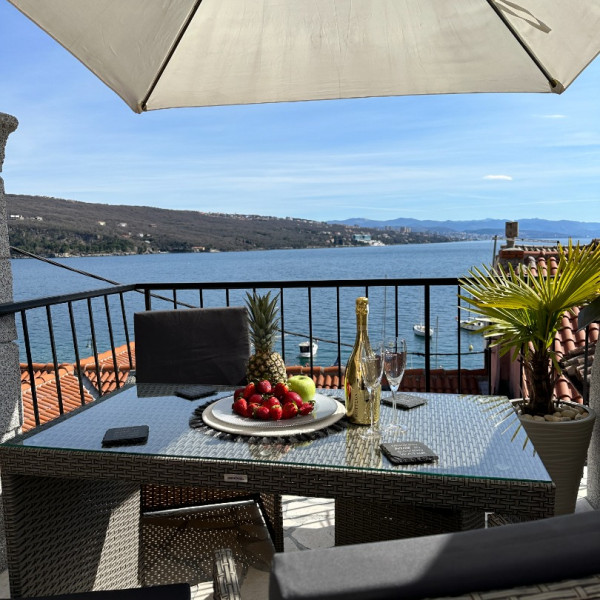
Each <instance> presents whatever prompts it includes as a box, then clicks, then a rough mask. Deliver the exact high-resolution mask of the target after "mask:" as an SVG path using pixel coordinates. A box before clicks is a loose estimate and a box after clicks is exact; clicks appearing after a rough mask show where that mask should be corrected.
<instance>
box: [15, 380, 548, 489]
mask: <svg viewBox="0 0 600 600" xmlns="http://www.w3.org/2000/svg"><path fill="white" fill-rule="evenodd" d="M179 387H182V386H179ZM173 389H174V386H172V385H156V384H138V385H137V386H135V385H134V386H130V387H127V388H124V389H122V390H121V391H119V392H117V393H114V394H112V395H111V396H107V397H106V398H105V399H102V400H100V401H97V402H95V403H93V404H89V405H87V406H86V407H84V408H82V409H79V410H78V411H76V412H74V413H70V414H68V415H66V416H65V417H63V418H61V419H59V420H57V421H55V422H53V423H51V424H49V425H48V426H45V427H43V428H40V429H37V430H35V431H33V432H32V433H29V434H25V435H23V436H20V437H17V438H15V439H13V440H10V441H8V442H6V443H5V444H4V446H5V447H6V446H13V447H21V448H23V449H25V448H40V449H43V448H46V449H54V450H65V451H69V450H72V451H88V452H101V453H107V454H108V453H113V454H114V453H118V454H130V455H138V454H139V455H149V456H162V457H171V458H190V459H214V460H224V461H227V460H231V461H248V462H251V463H255V462H266V463H277V464H279V465H298V466H313V467H332V468H339V469H363V470H371V471H376V472H381V473H400V472H405V473H422V474H429V475H438V476H458V477H472V478H484V479H498V480H502V479H506V480H517V481H523V482H525V481H529V482H540V483H549V482H550V477H549V475H548V473H547V472H546V469H545V468H544V466H543V464H542V462H541V460H540V459H539V458H538V457H537V455H535V453H534V452H533V448H532V445H531V444H530V443H528V444H527V445H526V446H525V447H524V444H525V441H526V436H525V433H524V431H523V430H522V428H521V429H519V427H518V425H519V423H518V420H517V419H516V416H514V417H509V418H508V419H505V420H503V417H505V416H506V414H508V413H509V412H510V403H509V401H508V400H507V399H506V398H504V397H499V396H498V397H492V396H473V395H454V394H421V396H424V397H426V399H427V402H426V404H424V405H421V406H419V407H416V408H413V409H410V410H400V415H399V418H400V420H401V422H402V423H403V424H404V425H406V426H407V427H408V432H407V433H406V434H405V435H400V436H398V435H394V434H391V433H390V434H387V433H385V432H384V433H383V434H382V435H381V439H380V440H376V441H375V442H373V441H370V440H364V439H362V438H361V437H360V433H361V431H362V427H360V426H353V425H350V426H349V427H348V428H347V429H345V430H343V431H340V432H338V433H333V434H329V435H326V436H323V437H320V438H317V439H314V440H310V441H304V442H301V443H287V444H286V443H277V441H273V440H272V439H267V438H264V443H261V442H260V441H258V443H257V441H256V439H254V440H253V442H254V443H244V440H240V439H239V438H238V439H237V440H236V441H228V440H227V439H226V438H227V436H224V435H220V434H219V433H218V432H216V431H215V432H214V434H213V435H206V433H204V432H202V431H199V430H197V429H194V428H191V427H190V426H189V421H190V418H191V416H192V413H193V411H194V409H195V408H197V407H198V406H200V405H204V404H206V403H207V402H211V401H216V400H218V399H220V398H223V397H227V396H229V395H231V392H230V391H220V392H218V393H216V394H215V395H213V396H212V397H210V398H202V399H199V400H194V401H189V400H186V399H184V398H180V397H178V396H175V395H173ZM319 393H320V394H327V395H330V396H333V397H337V398H339V397H340V396H341V391H339V390H319ZM413 395H418V394H413ZM384 396H385V392H384ZM392 416H393V409H392V408H391V407H388V406H385V405H382V408H381V420H382V423H386V422H387V421H388V420H390V419H391V418H392ZM255 423H257V424H260V422H259V421H255ZM289 423H291V422H289ZM131 425H148V426H149V437H148V441H147V443H146V444H144V445H139V446H117V447H112V448H103V447H102V438H103V436H104V433H105V432H106V430H107V429H109V428H112V427H126V426H131ZM518 429H519V430H518ZM282 435H283V436H285V429H282ZM407 440H414V441H419V442H423V443H424V444H426V445H427V446H429V447H430V448H431V449H432V450H433V451H434V452H435V453H436V454H437V455H438V456H439V459H438V460H436V461H434V462H432V463H424V464H411V465H394V464H392V463H391V462H390V461H389V460H388V459H387V458H386V457H385V456H383V455H382V454H381V451H380V450H379V442H380V441H381V442H386V441H407Z"/></svg>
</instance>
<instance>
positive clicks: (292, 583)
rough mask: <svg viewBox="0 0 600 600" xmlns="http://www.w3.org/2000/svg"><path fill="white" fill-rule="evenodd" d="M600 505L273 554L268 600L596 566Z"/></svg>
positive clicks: (538, 579)
mask: <svg viewBox="0 0 600 600" xmlns="http://www.w3.org/2000/svg"><path fill="white" fill-rule="evenodd" d="M599 556H600V511H590V512H584V513H578V514H574V515H565V516H561V517H553V518H550V519H542V520H539V521H531V522H527V523H520V524H517V525H505V526H502V527H493V528H490V529H479V530H475V531H465V532H460V533H451V534H442V535H434V536H426V537H420V538H410V539H405V540H394V541H390V542H379V543H375V544H359V545H354V546H342V547H339V548H330V549H323V550H307V551H304V552H294V553H289V554H276V555H275V558H274V564H273V569H272V572H271V581H270V590H269V592H270V593H269V598H270V600H284V599H285V600H300V599H302V600H316V599H317V598H318V599H323V598H329V599H340V600H341V599H343V600H356V599H357V598H361V599H362V598H369V599H374V600H375V599H386V598H389V599H392V598H393V599H394V600H398V599H400V598H402V599H408V598H413V599H415V598H428V597H437V596H453V595H457V594H466V593H469V592H473V591H484V590H495V589H506V588H512V587H514V586H521V585H530V584H536V583H545V582H552V581H560V580H562V579H569V578H576V577H582V576H585V575H596V574H598V573H599V572H600V562H599V559H598V557H599Z"/></svg>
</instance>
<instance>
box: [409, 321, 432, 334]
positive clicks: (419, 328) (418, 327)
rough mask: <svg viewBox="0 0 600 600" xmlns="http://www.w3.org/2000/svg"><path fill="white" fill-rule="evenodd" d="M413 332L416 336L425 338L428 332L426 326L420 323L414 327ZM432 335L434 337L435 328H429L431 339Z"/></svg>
mask: <svg viewBox="0 0 600 600" xmlns="http://www.w3.org/2000/svg"><path fill="white" fill-rule="evenodd" d="M413 331H414V333H415V335H418V336H420V337H425V334H426V331H427V330H426V329H425V325H423V324H422V323H420V324H417V325H413ZM432 335H433V327H430V328H429V337H431V336H432Z"/></svg>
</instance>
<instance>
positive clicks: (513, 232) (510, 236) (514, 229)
mask: <svg viewBox="0 0 600 600" xmlns="http://www.w3.org/2000/svg"><path fill="white" fill-rule="evenodd" d="M504 235H505V236H506V247H507V248H514V247H515V239H516V238H518V237H519V222H518V221H506V223H505V224H504Z"/></svg>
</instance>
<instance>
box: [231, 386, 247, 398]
mask: <svg viewBox="0 0 600 600" xmlns="http://www.w3.org/2000/svg"><path fill="white" fill-rule="evenodd" d="M245 390H246V388H245V387H243V388H238V389H237V390H235V392H233V399H234V400H237V399H238V398H243V397H244V391H245Z"/></svg>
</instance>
